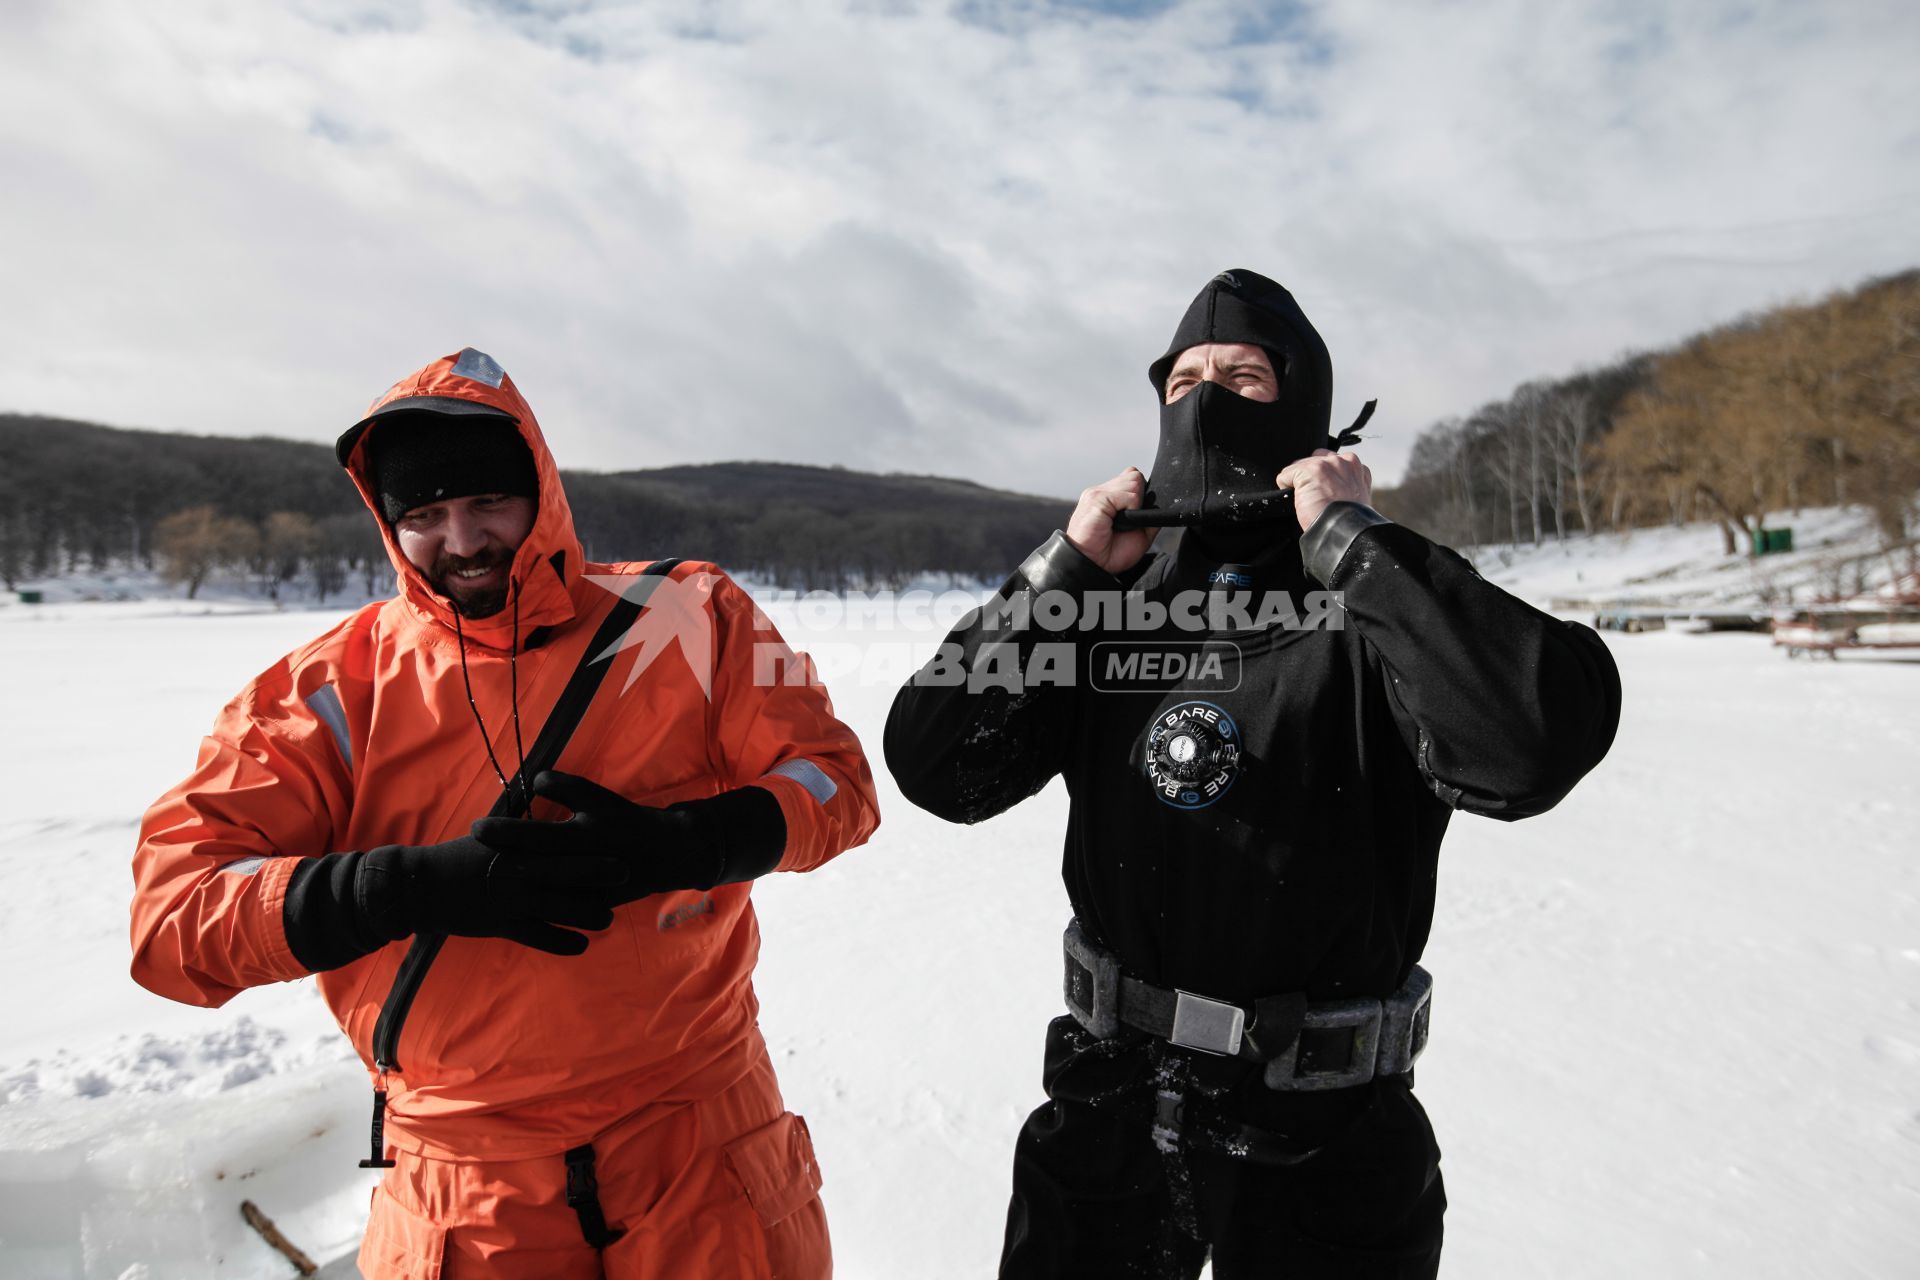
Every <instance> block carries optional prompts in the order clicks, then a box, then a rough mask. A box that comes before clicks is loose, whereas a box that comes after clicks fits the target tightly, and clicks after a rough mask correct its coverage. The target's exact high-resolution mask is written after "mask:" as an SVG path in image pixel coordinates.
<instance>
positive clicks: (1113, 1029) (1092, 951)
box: [1065, 919, 1120, 1040]
mask: <svg viewBox="0 0 1920 1280" xmlns="http://www.w3.org/2000/svg"><path fill="white" fill-rule="evenodd" d="M1065 943H1066V953H1067V955H1066V959H1067V963H1066V971H1067V972H1066V998H1067V1012H1069V1013H1071V1014H1072V1015H1073V1016H1074V1020H1075V1021H1077V1022H1078V1023H1079V1024H1080V1025H1081V1026H1083V1027H1085V1028H1086V1029H1087V1030H1088V1031H1089V1032H1090V1033H1092V1034H1093V1035H1094V1036H1095V1037H1096V1038H1098V1039H1101V1040H1111V1039H1113V1038H1114V1037H1115V1036H1117V1035H1119V1034H1120V962H1119V961H1118V960H1115V959H1114V958H1113V957H1112V956H1111V955H1108V954H1106V953H1105V952H1103V951H1101V950H1100V949H1099V948H1098V947H1096V946H1094V945H1093V943H1092V942H1091V941H1090V940H1089V939H1088V938H1087V936H1086V934H1085V933H1083V932H1081V929H1080V921H1079V920H1077V919H1076V920H1074V921H1072V922H1071V923H1069V924H1068V925H1067V934H1066V938H1065ZM1076 970H1078V972H1076ZM1083 984H1084V985H1083Z"/></svg>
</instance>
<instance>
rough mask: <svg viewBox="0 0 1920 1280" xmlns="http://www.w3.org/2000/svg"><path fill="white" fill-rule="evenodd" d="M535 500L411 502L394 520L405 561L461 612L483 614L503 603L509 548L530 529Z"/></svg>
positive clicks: (489, 496)
mask: <svg viewBox="0 0 1920 1280" xmlns="http://www.w3.org/2000/svg"><path fill="white" fill-rule="evenodd" d="M534 511H535V507H534V501H533V499H532V498H520V497H514V496H513V495H511V494H505V493H481V494H475V495H474V496H472V497H469V498H450V499H448V500H447V501H445V502H430V503H428V504H427V505H425V506H422V507H414V508H412V509H411V510H409V511H408V512H407V513H406V514H405V515H403V516H401V517H400V518H399V519H398V520H396V521H394V522H393V533H394V537H395V539H397V540H398V542H399V543H400V553H401V554H402V555H404V556H406V558H407V562H408V563H409V564H411V565H413V567H414V568H416V569H418V570H420V572H421V573H423V574H425V575H426V578H427V581H428V582H429V583H431V584H432V586H433V589H434V590H435V591H438V592H439V593H440V594H441V595H443V596H445V597H446V598H447V599H449V600H451V601H453V604H454V607H455V608H457V609H459V610H460V613H461V616H463V617H467V618H488V617H492V616H493V615H494V614H496V613H498V612H500V611H501V610H502V609H504V608H506V607H507V592H508V588H509V586H510V583H509V580H508V574H509V573H510V571H511V570H512V568H513V555H514V552H516V551H518V550H519V549H520V544H521V543H522V542H525V541H526V539H527V534H528V533H530V532H532V530H533V517H534Z"/></svg>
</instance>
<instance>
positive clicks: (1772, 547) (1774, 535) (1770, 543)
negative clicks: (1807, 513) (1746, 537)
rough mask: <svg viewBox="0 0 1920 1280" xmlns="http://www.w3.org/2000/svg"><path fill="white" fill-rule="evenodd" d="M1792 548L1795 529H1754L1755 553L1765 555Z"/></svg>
mask: <svg viewBox="0 0 1920 1280" xmlns="http://www.w3.org/2000/svg"><path fill="white" fill-rule="evenodd" d="M1791 550H1793V530H1791V529H1755V530H1754V531H1753V554H1755V555H1757V556H1764V555H1771V554H1773V553H1774V552H1776V551H1791Z"/></svg>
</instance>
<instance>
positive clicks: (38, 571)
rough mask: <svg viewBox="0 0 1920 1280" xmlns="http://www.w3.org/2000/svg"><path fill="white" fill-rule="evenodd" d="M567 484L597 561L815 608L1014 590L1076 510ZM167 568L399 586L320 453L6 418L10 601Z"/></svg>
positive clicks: (846, 483)
mask: <svg viewBox="0 0 1920 1280" xmlns="http://www.w3.org/2000/svg"><path fill="white" fill-rule="evenodd" d="M562 479H563V480H564V482H565V485H566V491H567V498H568V501H569V503H570V505H571V506H572V508H573V512H574V524H575V530H576V532H577V533H578V534H579V536H580V540H581V543H582V546H583V548H584V549H585V551H586V553H587V556H588V558H590V559H594V560H603V561H610V560H626V559H652V558H655V557H658V556H664V555H681V556H686V557H689V558H694V559H704V560H713V561H715V562H717V563H719V564H720V565H722V566H723V567H725V568H727V569H728V570H730V571H733V572H736V573H742V574H749V575H753V576H757V577H761V578H765V579H769V580H772V581H774V582H776V583H778V584H779V585H781V586H785V587H791V588H794V589H797V590H809V589H815V588H822V589H829V590H844V589H846V588H848V587H854V586H863V587H878V586H898V585H901V584H903V583H905V582H907V581H909V580H911V579H913V578H916V577H919V576H921V575H923V574H935V575H947V576H951V577H954V578H991V579H998V578H999V577H1001V576H1003V575H1005V574H1006V573H1007V571H1008V570H1009V569H1010V568H1011V567H1012V566H1013V565H1015V564H1018V563H1019V561H1020V559H1021V558H1022V557H1023V556H1025V555H1026V554H1027V553H1028V552H1029V551H1031V550H1032V548H1033V547H1034V546H1035V545H1037V544H1038V543H1039V542H1041V541H1042V540H1044V539H1045V538H1046V536H1047V534H1048V533H1049V532H1051V531H1052V530H1053V529H1055V528H1059V527H1061V526H1063V525H1064V524H1065V522H1066V518H1067V515H1068V513H1069V511H1070V510H1071V504H1069V503H1067V502H1064V501H1058V500H1052V499H1047V498H1038V497H1030V496H1027V495H1023V494H1014V493H1007V492H1004V491H1001V490H995V489H988V488H985V487H983V486H980V485H976V484H972V483H969V482H966V481H959V480H947V479H942V478H939V477H934V476H910V475H873V474H869V473H865V472H859V471H849V470H845V469H842V468H836V467H805V466H796V465H789V464H781V463H755V462H737V463H720V464H715V465H711V466H694V467H670V468H663V469H658V470H650V471H627V472H618V473H612V474H605V473H597V472H584V471H568V472H564V473H563V475H562ZM118 568H130V569H157V570H159V571H161V572H163V573H165V574H166V575H167V576H168V577H169V578H170V579H172V580H173V581H176V582H178V583H180V584H181V585H182V586H184V587H185V589H186V591H187V593H188V595H189V596H191V595H192V594H194V593H195V592H197V591H198V590H199V589H200V587H201V586H202V585H203V584H204V583H205V582H206V581H207V580H208V579H209V578H210V577H212V576H213V575H216V574H223V575H229V576H233V575H241V576H244V577H245V579H246V580H247V581H248V582H249V583H251V584H252V585H253V586H254V587H255V588H256V589H257V590H258V591H260V593H261V594H263V595H267V596H271V597H274V598H278V597H279V595H280V593H281V591H282V590H283V589H284V588H285V587H286V586H287V585H288V584H289V583H293V582H296V581H300V582H302V583H304V584H306V585H307V586H310V587H311V588H312V590H313V591H314V593H315V594H316V595H318V596H319V597H320V598H321V599H322V600H324V599H326V598H328V597H330V596H333V595H336V594H338V593H340V592H341V591H343V590H345V589H346V587H347V586H348V585H349V584H359V585H360V586H361V587H362V588H363V589H364V591H365V592H366V593H367V594H369V595H371V594H375V593H376V592H377V591H378V590H379V589H380V588H381V584H383V583H384V582H386V581H387V580H388V575H390V574H391V572H392V570H391V568H390V566H389V562H388V560H387V554H386V550H385V547H384V544H383V543H382V541H381V539H380V535H379V530H378V527H377V526H376V525H375V523H374V517H373V515H372V514H371V513H370V512H369V511H368V510H367V508H366V506H365V504H364V503H363V502H362V501H361V500H360V496H359V494H358V492H357V491H356V490H355V489H354V487H353V483H352V481H351V480H349V479H348V478H347V476H346V474H345V473H344V472H343V471H342V470H341V469H340V467H339V465H338V464H337V463H336V462H335V461H334V458H333V451H332V450H331V449H330V448H328V447H326V446H324V445H317V444H304V443H300V442H297V441H291V440H279V439H272V438H268V437H258V438H252V439H234V438H228V437H218V436H192V435H184V434H179V433H172V432H159V431H138V430H129V429H124V428H116V427H104V426H99V425H97V424H93V423H85V422H73V421H68V420H64V419H56V418H45V417H37V416H31V415H22V414H0V582H4V584H5V586H6V587H7V588H8V589H13V588H15V587H16V586H17V585H18V584H19V583H20V582H22V581H30V580H32V579H36V578H42V577H47V576H51V575H55V574H61V573H76V572H89V571H100V570H109V569H118Z"/></svg>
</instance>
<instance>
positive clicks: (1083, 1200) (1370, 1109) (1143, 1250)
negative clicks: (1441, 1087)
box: [1000, 1017, 1447, 1280]
mask: <svg viewBox="0 0 1920 1280" xmlns="http://www.w3.org/2000/svg"><path fill="white" fill-rule="evenodd" d="M1044 1080H1045V1085H1046V1091H1047V1097H1048V1099H1049V1101H1048V1102H1047V1104H1046V1105H1045V1106H1042V1107H1041V1108H1040V1109H1039V1110H1037V1111H1035V1112H1034V1113H1033V1114H1032V1115H1031V1116H1029V1117H1028V1118H1027V1122H1026V1124H1025V1125H1024V1126H1023V1127H1022V1128H1021V1131H1020V1136H1019V1140H1018V1142H1017V1144H1016V1146H1015V1149H1014V1158H1013V1199H1012V1203H1011V1205H1010V1206H1009V1208H1008V1212H1007V1238H1006V1246H1005V1250H1004V1252H1003V1254H1002V1256H1001V1262H1000V1275H1001V1277H1002V1278H1003V1280H1040V1278H1041V1277H1046V1278H1048V1280H1056V1278H1060V1280H1064V1278H1066V1277H1076V1278H1077V1277H1086V1278H1087V1280H1093V1278H1095V1277H1097V1278H1098V1280H1116V1278H1118V1277H1128V1276H1137V1277H1142V1278H1143V1280H1148V1278H1150V1280H1192V1277H1195V1276H1197V1275H1198V1274H1199V1272H1200V1269H1201V1267H1202V1265H1203V1264H1204V1263H1205V1262H1206V1260H1207V1258H1208V1256H1209V1253H1211V1256H1212V1259H1213V1274H1214V1277H1215V1280H1250V1278H1252V1277H1262V1278H1265V1277H1302V1278H1318V1277H1334V1276H1339V1277H1365V1278H1372V1277H1382V1278H1384V1277H1396V1278H1397V1277H1416V1276H1418V1277H1429V1276H1433V1275H1435V1274H1436V1273H1437V1271H1438V1269H1439V1265H1440V1237H1441V1218H1442V1215H1443V1214H1444V1212H1445V1210H1446V1203H1447V1201H1446V1193H1445V1191H1444V1189H1443V1188H1442V1185H1441V1180H1440V1150H1439V1148H1438V1147H1437V1146H1436V1145H1435V1143H1434V1140H1433V1128H1432V1126H1431V1125H1430V1124H1429V1123H1428V1122H1427V1116H1426V1112H1425V1111H1424V1110H1422V1109H1421V1106H1420V1104H1419V1102H1418V1101H1416V1100H1415V1098H1414V1096H1413V1091H1412V1088H1411V1087H1410V1086H1409V1084H1408V1083H1407V1080H1406V1078H1405V1077H1392V1078H1386V1079H1381V1080H1376V1081H1374V1082H1373V1083H1372V1084H1369V1085H1362V1086H1357V1087H1355V1088H1351V1089H1338V1090H1328V1091H1325V1092H1319V1093H1276V1092H1274V1091H1273V1090H1270V1089H1268V1088H1267V1087H1266V1085H1265V1084H1264V1083H1262V1081H1261V1079H1260V1068H1259V1067H1258V1066H1257V1065H1255V1064H1252V1063H1248V1062H1243V1061H1240V1060H1238V1059H1231V1058H1215V1057H1210V1056H1209V1055H1206V1054H1199V1053H1193V1052H1190V1051H1187V1050H1184V1049H1180V1048H1177V1047H1175V1046H1173V1045H1169V1044H1167V1043H1166V1042H1164V1041H1161V1040H1157V1039H1154V1038H1152V1037H1149V1036H1144V1035H1140V1034H1138V1033H1134V1032H1124V1033H1123V1034H1122V1035H1121V1036H1119V1037H1116V1038H1114V1039H1111V1040H1098V1039H1095V1038H1094V1037H1093V1036H1091V1035H1089V1034H1088V1033H1087V1032H1086V1031H1085V1030H1084V1029H1083V1028H1081V1026H1080V1025H1079V1024H1078V1023H1077V1022H1075V1021H1074V1020H1073V1019H1072V1018H1068V1017H1062V1018H1057V1019H1055V1020H1054V1022H1053V1024H1052V1025H1051V1026H1050V1027H1049V1028H1048V1030H1047V1055H1046V1071H1045V1077H1044ZM1168 1095H1171V1096H1168ZM1175 1099H1177V1100H1178V1101H1177V1107H1176V1105H1175V1102H1174V1100H1175ZM1229 1152H1232V1154H1229Z"/></svg>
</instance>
